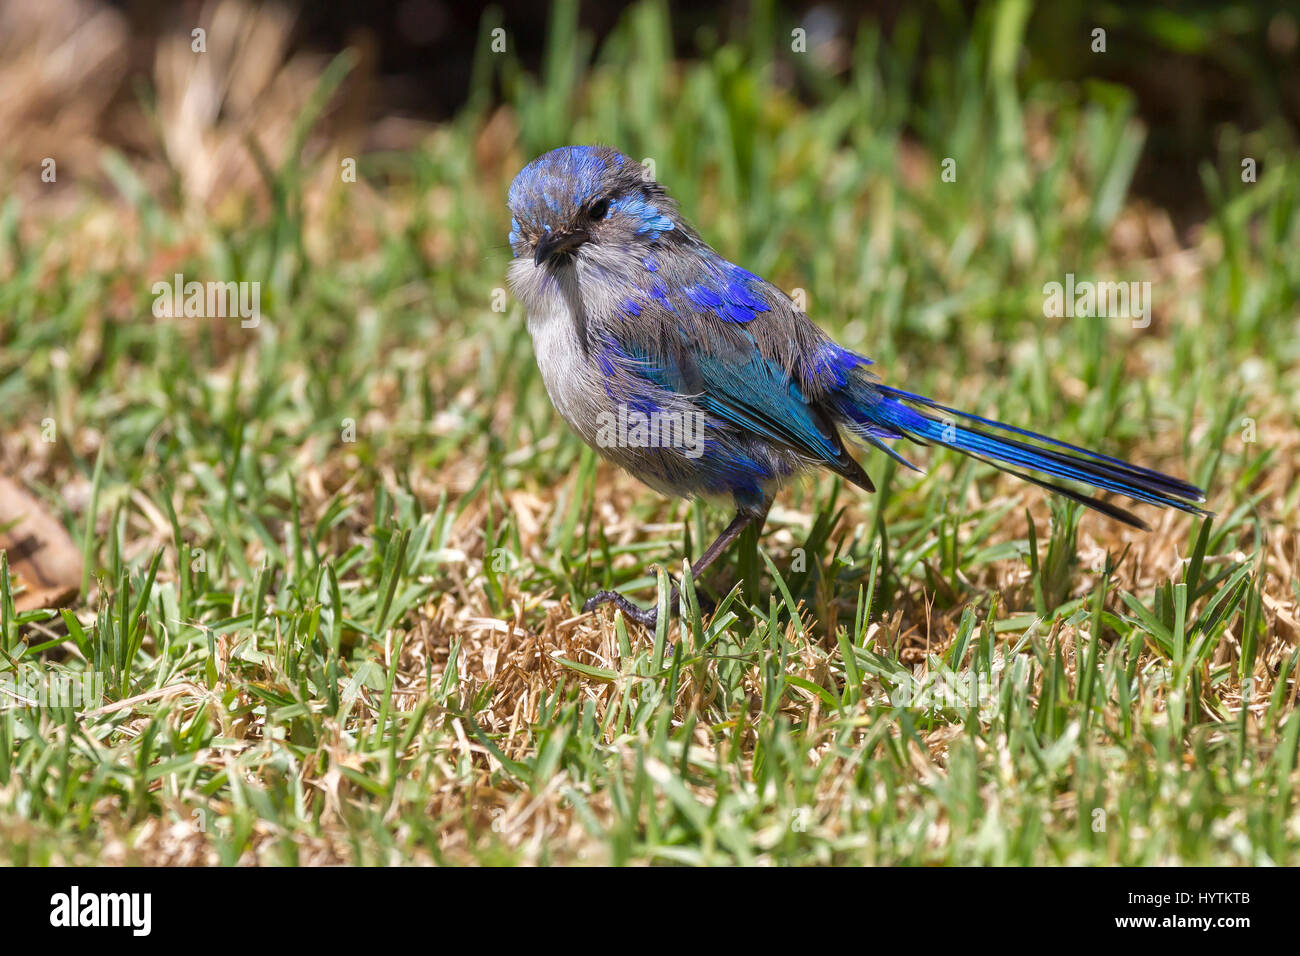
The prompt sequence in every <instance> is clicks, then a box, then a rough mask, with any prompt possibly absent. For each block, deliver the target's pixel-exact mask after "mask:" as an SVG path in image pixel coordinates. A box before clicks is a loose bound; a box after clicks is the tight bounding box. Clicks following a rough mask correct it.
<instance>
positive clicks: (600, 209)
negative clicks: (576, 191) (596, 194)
mask: <svg viewBox="0 0 1300 956" xmlns="http://www.w3.org/2000/svg"><path fill="white" fill-rule="evenodd" d="M608 212H609V197H608V196H602V197H601V198H599V199H597V200H596V201H595V202H594V203H592V204H591V209H589V210H587V214H588V215H589V216H591V218H592V219H604V218H605V214H606V213H608Z"/></svg>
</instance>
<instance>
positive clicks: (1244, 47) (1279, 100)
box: [0, 0, 1300, 223]
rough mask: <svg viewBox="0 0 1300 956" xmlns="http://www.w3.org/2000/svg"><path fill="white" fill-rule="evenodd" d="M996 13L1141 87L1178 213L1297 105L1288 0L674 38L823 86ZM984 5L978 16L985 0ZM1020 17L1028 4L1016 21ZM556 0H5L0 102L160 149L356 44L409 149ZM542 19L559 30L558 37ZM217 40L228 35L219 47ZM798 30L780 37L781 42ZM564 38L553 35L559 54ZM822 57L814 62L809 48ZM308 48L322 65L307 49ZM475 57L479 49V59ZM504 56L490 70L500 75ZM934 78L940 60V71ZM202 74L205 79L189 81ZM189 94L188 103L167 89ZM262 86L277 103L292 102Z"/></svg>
mask: <svg viewBox="0 0 1300 956" xmlns="http://www.w3.org/2000/svg"><path fill="white" fill-rule="evenodd" d="M630 6H631V4H627V3H617V2H610V3H585V4H573V5H571V6H568V5H565V4H561V5H560V7H561V13H560V16H561V18H567V19H569V20H572V22H573V26H574V29H575V30H577V31H579V33H578V34H575V37H574V39H575V40H577V41H578V43H579V46H578V48H576V49H572V50H568V51H565V52H566V55H572V56H573V58H574V59H575V60H577V61H581V60H583V59H584V58H585V57H584V54H585V53H588V52H594V51H595V50H596V49H598V48H599V47H600V45H601V44H602V42H603V41H604V40H605V39H606V38H607V37H608V36H609V35H610V34H611V32H613V31H615V30H616V28H617V27H618V26H619V24H620V23H622V22H623V21H624V20H625V18H626V15H627V12H628V8H629V7H630ZM995 6H997V7H1001V8H1002V13H1001V15H1000V19H1001V22H1003V23H1006V24H1008V25H1010V26H1011V27H1012V28H1014V29H1015V30H1017V31H1020V32H1022V36H1021V37H1018V39H1020V40H1021V43H1020V45H1019V46H1018V47H1017V48H1016V50H1015V63H1014V64H1008V66H1013V67H1014V70H1015V73H1016V75H1017V77H1018V78H1019V79H1020V80H1021V81H1022V82H1024V83H1033V82H1037V81H1044V80H1050V81H1057V82H1060V83H1062V84H1066V85H1067V87H1068V88H1077V92H1078V93H1079V95H1085V96H1094V97H1107V96H1109V97H1112V98H1114V97H1132V103H1133V109H1134V112H1135V113H1136V115H1137V116H1139V117H1140V118H1141V119H1142V121H1143V122H1144V124H1145V125H1146V127H1147V128H1148V130H1149V138H1148V142H1147V145H1146V148H1145V149H1144V150H1143V152H1142V155H1141V160H1140V162H1139V164H1138V167H1137V169H1136V172H1135V178H1134V188H1135V190H1137V191H1138V192H1139V193H1141V194H1142V195H1145V196H1150V197H1151V198H1152V199H1153V200H1155V201H1157V202H1159V203H1160V204H1161V205H1163V206H1166V207H1167V208H1169V209H1170V210H1171V212H1173V213H1174V214H1175V218H1176V219H1177V220H1178V221H1179V222H1180V223H1186V222H1188V221H1190V220H1192V219H1193V218H1195V217H1196V216H1198V215H1203V214H1204V212H1205V203H1204V201H1203V197H1202V196H1201V195H1200V193H1201V190H1200V182H1199V175H1198V172H1197V169H1198V164H1199V163H1201V162H1203V161H1205V160H1206V159H1209V158H1212V156H1213V150H1214V143H1215V137H1214V135H1213V133H1214V132H1215V131H1216V130H1217V129H1218V128H1219V127H1220V126H1221V125H1223V124H1225V123H1231V124H1234V125H1236V126H1238V127H1241V128H1244V129H1254V128H1258V127H1261V126H1266V125H1270V124H1284V125H1286V126H1287V127H1288V128H1289V129H1290V130H1291V131H1292V133H1294V131H1295V129H1296V128H1297V124H1298V123H1300V19H1298V15H1300V14H1298V8H1297V7H1296V5H1295V4H1294V3H1289V2H1285V0H1277V2H1270V0H1260V2H1254V3H1251V2H1226V3H1225V2H1213V0H1188V2H1175V0H1166V2H1147V3H1093V2H1084V0H1063V2H1057V3H1038V4H1034V3H1030V2H1028V0H1025V2H1019V0H1017V2H1012V3H1005V4H997V5H994V4H987V3H986V4H980V3H977V2H973V0H936V2H924V3H907V2H902V0H882V2H857V3H826V2H822V3H807V2H794V3H781V4H778V3H775V2H770V0H769V2H764V0H756V2H753V3H748V2H731V3H707V2H701V3H667V4H664V8H665V10H666V11H667V13H668V17H667V18H666V21H665V24H664V26H665V29H666V31H667V33H666V35H665V36H663V37H662V38H661V39H662V42H663V50H664V53H665V54H670V55H673V56H677V57H716V56H718V55H720V54H725V52H726V50H727V49H731V50H732V51H733V52H735V51H737V50H746V49H748V50H749V51H751V52H758V50H759V48H763V52H765V53H767V54H770V55H772V56H773V61H772V63H771V64H770V65H771V68H772V76H771V78H770V80H771V82H772V83H773V85H774V87H775V88H776V89H779V90H781V91H784V92H788V93H789V94H790V95H792V96H795V97H797V98H799V99H802V100H811V99H815V98H816V95H817V91H818V90H819V89H821V88H823V87H822V84H825V83H827V82H832V81H833V80H834V79H835V78H839V79H843V78H845V77H846V76H847V75H848V74H849V73H850V72H851V69H852V66H853V63H854V58H855V45H856V43H857V39H858V37H859V28H860V27H861V26H864V25H866V26H868V27H869V28H870V31H871V32H872V34H873V35H877V36H878V37H879V38H880V42H882V43H883V44H886V45H888V46H890V47H892V48H893V50H894V55H895V56H896V57H897V58H898V59H899V60H900V61H903V62H910V63H911V64H914V65H915V64H922V63H930V64H935V65H938V64H943V63H944V62H945V61H946V62H947V63H948V64H950V68H951V65H952V64H954V63H955V62H957V61H960V60H961V59H962V58H963V57H964V56H967V55H968V51H967V50H966V47H967V44H968V42H969V40H970V38H971V36H972V31H973V30H978V29H980V28H981V25H983V27H984V28H988V27H989V26H991V23H990V22H989V21H990V19H991V18H990V16H988V14H989V13H990V11H991V9H992V8H993V7H995ZM981 9H983V15H982V14H981ZM209 20H211V21H214V22H216V23H218V24H219V25H220V24H221V23H222V22H223V21H225V22H227V23H236V22H237V24H238V30H240V31H244V34H243V35H244V37H245V38H246V40H247V41H248V47H247V48H245V47H244V44H243V43H242V42H239V43H231V42H230V41H229V38H227V39H226V40H225V41H223V40H221V39H215V40H214V44H215V48H214V50H213V52H214V54H216V56H215V57H214V59H218V60H220V61H222V62H219V63H218V64H217V65H216V66H215V67H214V68H213V69H212V70H209V71H207V72H208V75H200V76H195V75H187V73H186V69H185V67H184V66H183V65H182V64H181V63H179V62H177V60H176V58H175V56H174V54H173V53H172V52H169V51H170V48H171V45H172V43H173V42H174V41H176V38H178V37H180V38H188V35H189V31H190V29H191V28H192V27H193V26H194V25H197V24H199V23H201V22H208V21H209ZM1021 21H1023V22H1021ZM551 23H552V11H551V9H550V8H549V7H548V6H547V5H546V4H542V3H534V2H524V0H520V2H505V3H497V4H490V5H476V4H462V3H451V2H443V0H393V2H378V3H372V2H362V0H347V2H338V3H327V4H306V5H295V4H252V3H249V4H244V3H235V2H226V3H211V2H209V3H204V2H199V0H185V2H168V0H123V2H100V0H51V2H41V3H35V2H24V0H4V2H3V3H0V27H2V28H3V29H2V30H0V69H3V71H4V72H3V75H2V76H0V78H2V79H3V81H4V82H3V92H2V93H0V121H3V122H4V124H5V128H6V129H7V130H9V131H10V133H11V135H10V136H9V137H8V142H7V145H6V147H5V152H7V153H9V154H10V156H11V157H13V156H14V155H19V156H21V157H22V158H24V159H30V158H31V157H33V156H37V155H41V156H43V155H46V154H47V153H48V152H50V151H51V150H50V144H52V143H59V144H60V146H61V147H62V149H63V151H65V152H68V151H72V152H73V153H74V158H73V159H72V166H71V168H72V169H74V170H83V169H87V168H88V169H93V168H94V161H95V160H94V156H93V153H92V152H87V151H82V150H80V149H77V148H76V147H78V146H79V145H81V144H85V143H89V142H99V143H103V144H108V145H113V146H116V147H119V148H121V149H123V150H125V151H127V152H128V153H140V154H150V153H153V152H155V151H156V150H157V147H158V146H159V143H158V141H157V140H158V138H159V133H160V131H159V130H158V129H157V128H156V126H153V127H151V125H150V124H149V123H148V121H147V119H146V113H147V111H145V110H142V100H143V102H144V103H154V104H156V105H158V106H160V107H161V108H162V109H164V110H166V109H168V108H183V109H185V110H187V111H194V112H197V113H199V114H203V113H204V112H207V113H209V114H211V113H213V112H214V111H215V113H216V114H217V115H215V116H213V115H209V116H208V117H204V116H202V115H199V116H195V117H193V121H194V122H195V123H202V122H204V120H205V119H211V120H215V119H218V118H219V117H220V116H221V114H226V113H230V112H234V111H238V110H243V109H252V108H253V107H254V103H253V101H254V100H258V99H260V98H262V97H264V96H268V95H270V96H278V97H281V98H284V97H293V96H294V95H295V94H297V95H298V97H302V96H305V93H306V90H305V89H303V87H304V86H305V85H307V84H309V82H310V80H311V78H312V76H313V75H314V70H313V66H314V67H316V68H319V65H320V64H319V62H318V61H319V60H320V59H321V58H328V57H330V56H332V55H333V54H335V53H337V52H338V51H339V50H342V49H344V48H351V49H353V50H354V51H355V53H356V55H357V57H358V60H359V62H358V64H357V67H356V69H355V70H354V71H353V74H352V77H351V79H350V81H349V85H350V86H353V87H355V89H354V90H352V91H351V92H352V97H351V98H350V99H349V101H348V115H347V117H346V121H347V122H348V123H349V124H352V125H353V126H354V128H355V129H356V130H357V131H358V132H357V135H358V136H359V137H360V139H359V145H360V146H361V147H362V148H365V149H368V150H373V149H378V148H399V147H405V146H410V145H412V144H413V143H414V142H416V141H417V140H418V137H419V135H420V133H421V131H422V130H427V127H428V124H431V123H436V122H439V121H445V120H448V119H450V118H452V117H454V116H456V115H457V114H458V113H459V112H461V111H462V110H464V109H465V108H466V107H467V106H471V105H472V106H477V107H480V108H485V107H487V106H489V105H496V104H499V103H500V102H502V100H503V99H508V98H509V90H510V89H511V87H512V86H513V85H514V84H516V83H518V82H519V80H520V77H521V75H523V74H525V73H533V74H536V73H537V72H539V71H540V70H541V69H542V68H543V66H544V65H545V63H546V62H547V56H548V53H547V45H548V42H551V43H553V42H554V39H555V37H556V34H555V33H554V32H552V31H550V30H548V27H549V26H550V25H551ZM494 26H503V27H505V26H508V28H509V43H508V49H507V51H506V54H505V57H504V60H505V63H503V64H502V65H501V66H499V67H498V68H496V69H489V68H488V67H487V66H486V64H485V63H484V62H483V61H482V58H481V56H479V53H480V49H479V44H478V40H479V38H480V37H481V36H482V35H483V34H484V32H485V31H490V30H491V29H492V28H493V27H494ZM794 27H802V28H803V29H804V30H805V31H806V37H807V44H808V46H809V47H810V48H811V51H812V54H813V55H812V56H811V57H802V58H801V57H799V56H798V55H797V54H795V53H793V52H792V51H791V50H790V49H789V45H788V44H781V43H778V42H776V40H777V39H778V38H785V37H788V36H789V34H790V30H791V29H792V28H794ZM1097 28H1101V29H1104V30H1105V31H1106V46H1107V51H1106V53H1105V54H1103V55H1098V54H1097V53H1095V52H1093V50H1092V44H1091V42H1088V43H1085V42H1081V40H1080V38H1090V37H1091V34H1092V31H1093V30H1094V29H1097ZM548 37H550V40H549V41H548ZM223 43H227V44H228V45H227V46H224V47H223ZM783 47H784V49H783ZM555 59H556V57H555V51H554V50H552V52H551V61H552V66H555V65H556V64H555V62H554V61H555ZM808 60H812V61H815V64H816V69H815V70H814V69H810V68H809V67H808V65H807V63H806V62H805V61H808ZM309 64H312V65H309ZM476 64H477V68H476ZM488 74H491V75H488ZM936 78H937V77H931V81H933V79H936ZM201 82H207V83H208V84H215V86H213V87H211V88H208V89H206V90H194V89H190V88H189V87H190V84H198V83H201ZM908 82H909V84H910V87H909V89H910V91H911V92H912V93H918V92H920V89H919V88H920V86H921V85H922V84H924V83H926V82H927V76H926V71H925V70H922V69H912V70H911V75H910V76H909V77H908ZM185 96H189V97H190V99H189V101H187V102H186V103H185V105H184V106H183V107H182V106H181V104H180V103H175V104H173V103H172V102H171V98H173V97H177V98H184V97H185ZM288 105H289V104H288V103H286V102H283V100H281V101H278V102H270V103H259V104H257V106H258V108H259V109H260V110H262V112H263V113H264V114H271V113H274V112H276V111H277V110H283V109H285V108H287V107H288Z"/></svg>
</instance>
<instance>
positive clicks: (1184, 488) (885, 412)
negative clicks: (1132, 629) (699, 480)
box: [834, 381, 1209, 528]
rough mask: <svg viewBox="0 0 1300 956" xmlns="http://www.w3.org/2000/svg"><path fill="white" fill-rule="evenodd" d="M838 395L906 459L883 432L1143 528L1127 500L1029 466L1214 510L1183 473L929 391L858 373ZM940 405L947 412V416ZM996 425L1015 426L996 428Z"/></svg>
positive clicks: (851, 415)
mask: <svg viewBox="0 0 1300 956" xmlns="http://www.w3.org/2000/svg"><path fill="white" fill-rule="evenodd" d="M834 403H835V404H834V408H835V411H836V412H837V413H838V414H840V415H841V416H843V418H844V419H845V424H846V425H847V426H848V428H849V430H850V431H851V432H853V433H854V434H856V435H857V436H858V437H859V438H861V439H864V440H866V441H868V442H870V443H871V444H873V445H875V446H877V447H879V448H882V449H883V450H884V451H886V452H887V453H889V454H890V455H892V456H893V457H894V458H895V459H897V460H899V461H901V462H902V463H903V464H908V465H910V462H908V461H907V460H906V459H904V458H902V457H901V456H900V455H898V453H897V452H895V451H894V450H893V449H892V448H890V447H888V446H887V445H885V444H884V442H883V441H881V436H882V435H887V434H889V433H891V432H892V433H894V434H901V435H902V436H904V437H906V438H909V439H911V440H912V441H914V442H917V443H918V444H926V443H930V442H933V443H934V444H937V445H942V446H944V447H945V448H952V449H953V450H955V451H959V452H961V453H963V454H965V455H970V456H971V457H974V458H979V459H981V460H983V461H986V462H988V463H989V464H992V465H994V466H995V467H997V468H1000V469H1002V470H1003V471H1006V472H1008V473H1009V474H1013V475H1016V476H1017V477H1018V478H1022V479H1024V480H1026V481H1030V482H1033V483H1034V484H1037V485H1041V486H1042V487H1044V488H1047V489H1049V490H1051V491H1054V492H1056V493H1058V494H1062V495H1065V496H1066V497H1068V498H1071V499H1072V500H1074V501H1077V502H1079V503H1080V504H1083V505H1086V506H1087V507H1089V508H1093V509H1095V510H1097V511H1100V512H1102V513H1104V514H1107V515H1109V516H1111V517H1113V518H1116V519H1118V520H1120V521H1123V522H1125V523H1126V524H1130V525H1133V526H1135V527H1140V528H1145V527H1146V525H1145V524H1144V523H1143V522H1142V521H1141V520H1140V519H1138V518H1137V517H1136V516H1134V515H1133V514H1131V513H1130V512H1129V511H1127V510H1125V509H1124V508H1121V507H1119V506H1117V505H1113V504H1111V503H1109V502H1107V501H1104V500H1102V499H1099V498H1094V497H1091V496H1089V495H1086V494H1083V493H1082V492H1080V491H1078V490H1076V489H1073V488H1070V487H1069V486H1066V485H1062V484H1059V483H1058V482H1055V481H1049V480H1047V479H1046V478H1043V477H1038V476H1036V475H1032V474H1027V472H1037V473H1038V475H1046V476H1049V477H1051V478H1055V479H1060V480H1063V481H1071V482H1077V483H1079V484H1082V485H1086V486H1088V487H1090V488H1095V489H1097V490H1099V491H1109V492H1114V493H1116V494H1121V495H1125V496H1127V497H1129V498H1132V499H1134V500H1136V501H1143V502H1147V503H1149V504H1153V505H1157V506H1159V507H1170V508H1177V509H1179V510H1180V511H1185V512H1187V513H1189V514H1194V515H1201V516H1204V515H1207V514H1209V512H1206V511H1205V510H1203V509H1201V508H1199V507H1197V503H1198V502H1203V501H1204V500H1205V493H1204V492H1203V491H1202V490H1201V489H1200V488H1197V487H1196V486H1195V485H1192V484H1189V483H1188V482H1185V481H1183V480H1181V479H1179V478H1174V477H1172V476H1170V475H1166V474H1163V473H1161V472H1158V471H1154V470H1152V469H1150V468H1142V467H1140V466H1138V465H1134V464H1131V463H1130V462H1127V461H1124V460H1122V459H1119V458H1112V457H1111V456H1109V455H1103V454H1101V453H1099V452H1095V451H1091V450H1090V449H1087V448H1080V447H1079V446H1077V445H1070V444H1067V443H1066V442H1063V441H1058V440H1057V439H1055V438H1050V437H1048V436H1047V435H1041V434H1038V433H1037V432H1031V431H1028V430H1026V429H1023V428H1017V427H1016V426H1014V425H1008V424H1006V423H1004V422H999V421H994V420H993V419H989V418H982V417H980V416H979V415H975V414H972V413H970V412H963V411H959V410H958V409H954V408H949V407H947V406H945V405H940V404H939V403H938V402H935V401H934V400H932V399H929V398H926V397H925V396H923V395H917V394H914V393H912V392H905V391H903V390H901V389H895V388H888V387H886V386H883V385H877V384H875V383H867V382H862V381H858V382H855V383H853V384H852V385H850V387H849V388H847V389H845V390H843V391H842V392H840V393H838V395H837V396H836V398H835V399H834ZM934 412H941V413H942V414H943V415H944V416H945V419H946V420H945V419H941V418H939V417H937V416H936V415H935V414H933V413H934ZM958 419H960V420H961V423H960V424H958V423H957V420H958ZM995 430H996V432H1003V433H1009V434H996V433H995ZM1011 435H1015V436H1019V437H1011ZM1023 439H1028V440H1023ZM1031 442H1036V443H1038V444H1031Z"/></svg>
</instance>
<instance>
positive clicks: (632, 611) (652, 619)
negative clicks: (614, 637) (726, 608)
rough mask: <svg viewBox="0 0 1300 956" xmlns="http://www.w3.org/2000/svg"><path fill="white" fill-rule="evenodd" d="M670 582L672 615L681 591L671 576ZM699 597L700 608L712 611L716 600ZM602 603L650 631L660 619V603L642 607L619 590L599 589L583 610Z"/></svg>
mask: <svg viewBox="0 0 1300 956" xmlns="http://www.w3.org/2000/svg"><path fill="white" fill-rule="evenodd" d="M669 582H670V585H671V587H672V590H671V591H669V593H668V614H669V616H670V617H671V616H672V612H673V608H675V607H677V604H678V600H679V598H680V596H681V592H680V591H679V590H678V589H677V582H676V581H673V580H672V579H671V578H670V579H669ZM698 598H699V602H700V609H701V610H703V611H705V612H706V613H708V612H710V611H712V610H713V608H714V607H715V604H714V602H713V601H711V600H709V599H708V598H707V597H705V596H704V595H702V594H701V595H699V596H698ZM602 604H612V605H614V606H615V607H616V608H618V609H619V610H620V611H622V612H623V616H624V617H626V618H628V619H630V620H633V621H636V623H638V624H640V625H641V626H642V627H644V628H645V629H646V630H648V631H653V630H654V629H655V624H657V623H658V621H659V605H658V604H653V605H651V606H650V607H648V608H646V607H641V606H639V605H637V604H633V603H632V602H631V601H629V600H628V599H627V598H625V597H624V596H623V595H621V594H619V593H618V592H617V591H597V592H596V593H595V594H593V595H592V596H591V597H589V598H587V600H586V601H585V602H584V603H583V605H582V612H583V613H584V614H587V613H590V612H591V611H594V610H596V608H598V607H600V606H601V605H602Z"/></svg>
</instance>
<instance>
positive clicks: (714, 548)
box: [582, 508, 767, 631]
mask: <svg viewBox="0 0 1300 956" xmlns="http://www.w3.org/2000/svg"><path fill="white" fill-rule="evenodd" d="M766 520H767V508H764V509H763V510H762V511H761V512H754V511H737V512H736V516H735V517H734V518H732V519H731V524H729V525H727V527H726V528H724V529H723V531H722V534H720V535H718V536H717V538H715V539H714V541H713V543H712V544H711V545H709V546H708V547H707V548H706V549H705V550H704V553H703V554H702V555H700V560H699V561H697V562H695V564H693V565H691V580H692V581H696V580H699V577H700V574H701V572H703V571H704V569H705V568H707V567H708V566H709V565H710V564H712V563H713V562H714V561H716V560H717V559H718V555H720V554H722V552H723V551H725V550H726V549H727V545H729V544H731V542H733V541H735V540H736V538H737V537H738V536H739V535H740V532H742V531H744V530H745V528H746V527H748V526H749V525H750V524H751V523H753V522H755V521H757V522H758V528H759V530H760V531H762V529H763V523H764V522H765V521H766ZM669 580H670V581H672V579H671V578H670V579H669ZM677 595H678V590H677V582H676V581H672V590H671V591H670V592H669V595H668V607H669V608H670V609H671V608H672V607H673V605H674V604H676V603H677ZM602 604H613V605H614V606H615V607H617V608H618V609H619V610H620V611H622V612H623V614H624V616H626V617H628V618H630V619H632V620H633V621H636V622H637V623H638V624H640V625H641V626H642V627H644V628H646V629H647V630H651V631H653V630H654V627H655V622H656V620H657V619H658V617H659V606H658V604H655V605H653V606H651V607H648V608H644V607H639V606H637V605H636V604H633V603H632V602H631V601H629V600H628V599H627V598H625V597H624V596H623V595H621V594H619V593H618V592H617V591H597V592H596V593H595V594H593V595H592V596H591V597H589V598H587V601H586V603H585V604H583V605H582V611H583V613H584V614H585V613H586V612H588V611H594V610H595V609H596V608H598V607H600V606H601V605H602Z"/></svg>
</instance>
